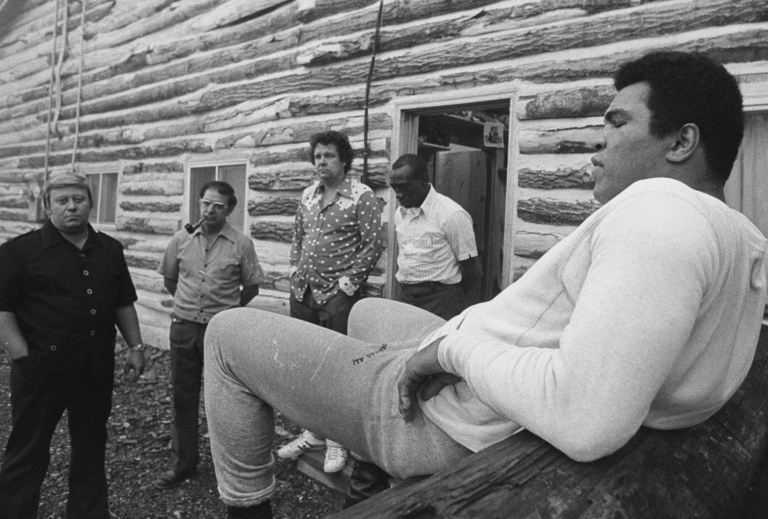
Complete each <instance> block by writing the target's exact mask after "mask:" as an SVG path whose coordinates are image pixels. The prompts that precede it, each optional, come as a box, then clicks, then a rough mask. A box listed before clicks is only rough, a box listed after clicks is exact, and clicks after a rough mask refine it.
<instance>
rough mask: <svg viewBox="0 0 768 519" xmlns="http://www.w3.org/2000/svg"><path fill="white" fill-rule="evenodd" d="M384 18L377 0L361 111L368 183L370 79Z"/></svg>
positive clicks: (364, 167) (365, 176) (365, 169)
mask: <svg viewBox="0 0 768 519" xmlns="http://www.w3.org/2000/svg"><path fill="white" fill-rule="evenodd" d="M383 20H384V0H381V1H380V2H379V16H378V19H377V20H376V32H375V34H374V36H373V50H372V51H371V66H370V68H369V69H368V79H367V80H366V82H365V110H364V112H363V175H362V177H361V179H360V180H361V181H362V182H363V184H367V183H368V105H369V102H370V98H371V81H373V69H374V66H375V65H376V50H377V49H378V48H379V33H380V32H381V23H382V21H383Z"/></svg>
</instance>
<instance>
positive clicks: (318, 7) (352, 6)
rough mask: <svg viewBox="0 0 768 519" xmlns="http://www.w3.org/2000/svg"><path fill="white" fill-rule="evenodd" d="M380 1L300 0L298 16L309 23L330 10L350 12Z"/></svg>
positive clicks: (332, 11) (324, 15)
mask: <svg viewBox="0 0 768 519" xmlns="http://www.w3.org/2000/svg"><path fill="white" fill-rule="evenodd" d="M378 3H379V2H378V0H299V1H298V10H297V11H296V16H297V18H298V19H299V20H300V21H301V22H302V23H309V22H312V21H315V20H318V19H320V18H325V17H327V16H328V13H329V12H330V13H334V14H339V13H348V12H349V11H353V10H356V9H360V8H361V7H367V6H369V5H372V4H376V5H378Z"/></svg>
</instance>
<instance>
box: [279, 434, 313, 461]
mask: <svg viewBox="0 0 768 519" xmlns="http://www.w3.org/2000/svg"><path fill="white" fill-rule="evenodd" d="M323 447H325V440H322V441H321V442H320V443H317V439H315V437H314V436H313V435H312V433H311V432H309V431H304V432H302V433H301V434H300V435H299V437H298V438H296V439H295V440H293V441H292V442H290V443H286V444H285V445H283V446H282V447H280V448H279V449H277V455H278V456H279V457H280V458H292V459H293V458H298V457H299V456H301V455H302V454H304V453H305V452H307V451H314V450H318V449H322V448H323Z"/></svg>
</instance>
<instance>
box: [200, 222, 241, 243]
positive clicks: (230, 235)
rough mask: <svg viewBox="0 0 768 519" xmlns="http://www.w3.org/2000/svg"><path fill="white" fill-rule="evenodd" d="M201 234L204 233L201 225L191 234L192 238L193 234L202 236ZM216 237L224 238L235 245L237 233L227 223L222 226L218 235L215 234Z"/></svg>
mask: <svg viewBox="0 0 768 519" xmlns="http://www.w3.org/2000/svg"><path fill="white" fill-rule="evenodd" d="M203 233H204V231H203V226H202V225H201V226H200V227H198V228H197V229H195V232H194V233H193V236H194V235H195V234H199V235H201V236H204V234H203ZM216 236H217V237H218V236H223V237H224V238H226V239H228V240H229V241H231V242H232V243H237V231H236V230H235V228H234V227H232V226H231V225H229V222H228V221H227V222H226V223H225V224H224V227H222V228H221V230H220V231H219V234H217V235H216Z"/></svg>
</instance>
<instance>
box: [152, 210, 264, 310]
mask: <svg viewBox="0 0 768 519" xmlns="http://www.w3.org/2000/svg"><path fill="white" fill-rule="evenodd" d="M157 272H159V273H160V274H162V275H163V277H166V278H170V279H174V280H176V281H177V283H178V284H177V287H176V294H175V295H174V297H173V312H174V313H175V314H176V315H177V316H179V317H181V318H182V319H187V320H189V321H196V322H200V323H207V322H208V321H210V319H211V318H212V317H213V316H214V315H216V314H217V313H219V312H221V311H224V310H227V309H229V308H235V307H237V306H239V305H240V287H241V286H242V287H249V286H252V285H257V284H258V283H259V281H260V280H261V279H262V278H263V277H264V273H263V271H262V269H261V266H260V265H259V258H258V257H257V256H256V250H255V249H254V247H253V242H252V241H251V239H250V238H249V237H248V236H245V235H244V234H243V233H240V232H238V231H236V230H235V229H233V228H232V227H231V226H230V225H229V224H226V225H225V226H224V228H223V229H222V230H221V232H219V234H218V235H217V236H216V239H215V240H214V241H213V243H212V244H211V245H210V246H209V245H208V241H207V240H206V238H205V233H204V232H203V230H202V228H198V229H197V230H196V231H195V232H194V233H192V234H189V233H187V231H185V230H181V231H179V232H177V233H176V234H174V235H173V238H171V242H170V243H169V244H168V248H167V249H166V250H165V255H164V256H163V261H162V262H161V263H160V266H159V267H158V268H157Z"/></svg>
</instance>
